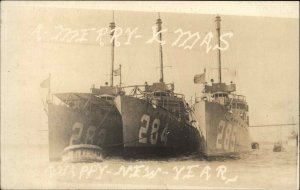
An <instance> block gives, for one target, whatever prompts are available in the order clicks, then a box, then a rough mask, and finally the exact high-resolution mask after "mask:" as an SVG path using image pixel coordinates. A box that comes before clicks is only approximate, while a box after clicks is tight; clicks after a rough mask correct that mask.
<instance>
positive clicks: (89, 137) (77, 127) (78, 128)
mask: <svg viewBox="0 0 300 190" xmlns="http://www.w3.org/2000/svg"><path fill="white" fill-rule="evenodd" d="M83 128H84V126H83V124H82V123H80V122H76V123H74V125H73V127H72V136H71V138H70V142H69V144H70V145H74V144H79V143H81V140H80V139H81V137H82V136H84V135H83V134H82V133H83ZM105 135H106V130H105V129H100V130H99V132H98V139H99V140H98V142H97V144H98V145H101V144H103V143H104V140H105ZM95 136H96V127H95V126H89V127H88V129H87V130H86V135H85V138H84V139H83V142H84V143H85V144H94V140H95Z"/></svg>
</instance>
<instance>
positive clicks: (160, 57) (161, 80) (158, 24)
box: [156, 13, 164, 82]
mask: <svg viewBox="0 0 300 190" xmlns="http://www.w3.org/2000/svg"><path fill="white" fill-rule="evenodd" d="M156 25H157V33H159V41H160V42H161V41H162V34H161V32H160V31H161V28H162V27H161V25H162V21H161V19H160V13H158V19H157V20H156ZM159 62H160V79H159V82H164V64H163V52H162V44H161V43H159Z"/></svg>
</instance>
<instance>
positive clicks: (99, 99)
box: [48, 21, 124, 161]
mask: <svg viewBox="0 0 300 190" xmlns="http://www.w3.org/2000/svg"><path fill="white" fill-rule="evenodd" d="M110 28H111V34H110V35H111V36H113V35H114V29H115V23H114V21H113V22H111V23H110ZM111 54H112V59H111V81H110V85H108V84H107V83H106V85H105V86H100V88H95V86H93V87H92V88H91V92H90V93H73V92H70V93H57V94H54V96H55V97H56V98H57V99H58V100H60V102H59V104H56V103H55V101H49V103H48V126H49V159H50V161H53V160H60V159H61V156H62V155H65V156H72V155H77V154H79V155H80V156H79V157H78V156H75V157H74V159H80V158H81V159H83V160H86V159H87V158H88V157H89V156H91V155H92V152H97V151H100V150H101V152H100V153H101V154H103V152H105V153H106V154H118V153H120V152H121V149H122V121H121V116H120V114H119V112H118V110H117V109H116V107H115V105H114V98H115V96H117V95H118V94H123V93H124V92H123V91H122V90H121V88H120V86H114V81H113V80H114V75H116V74H118V75H121V66H120V68H119V69H117V70H114V40H112V41H111ZM120 85H121V76H120ZM95 147H101V149H99V148H95ZM98 154H99V152H97V154H94V155H98ZM101 156H102V155H101ZM67 159H68V160H70V159H71V158H67ZM95 160H97V158H95ZM75 161H76V160H75ZM78 161H80V160H78Z"/></svg>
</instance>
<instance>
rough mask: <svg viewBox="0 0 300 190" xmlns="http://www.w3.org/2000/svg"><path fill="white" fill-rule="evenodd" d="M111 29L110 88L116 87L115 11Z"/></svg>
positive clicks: (110, 25)
mask: <svg viewBox="0 0 300 190" xmlns="http://www.w3.org/2000/svg"><path fill="white" fill-rule="evenodd" d="M109 27H110V35H111V39H112V40H111V75H110V86H114V61H115V60H114V54H115V39H114V38H113V36H114V33H115V30H114V29H115V28H116V25H115V15H114V11H113V19H112V22H111V23H110V24H109Z"/></svg>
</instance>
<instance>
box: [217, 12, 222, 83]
mask: <svg viewBox="0 0 300 190" xmlns="http://www.w3.org/2000/svg"><path fill="white" fill-rule="evenodd" d="M215 22H216V30H217V40H218V41H217V43H218V47H219V48H218V64H219V83H222V71H221V70H222V68H221V50H220V47H221V43H220V35H221V34H220V33H221V32H220V30H221V17H220V16H219V15H218V16H216V20H215Z"/></svg>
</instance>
